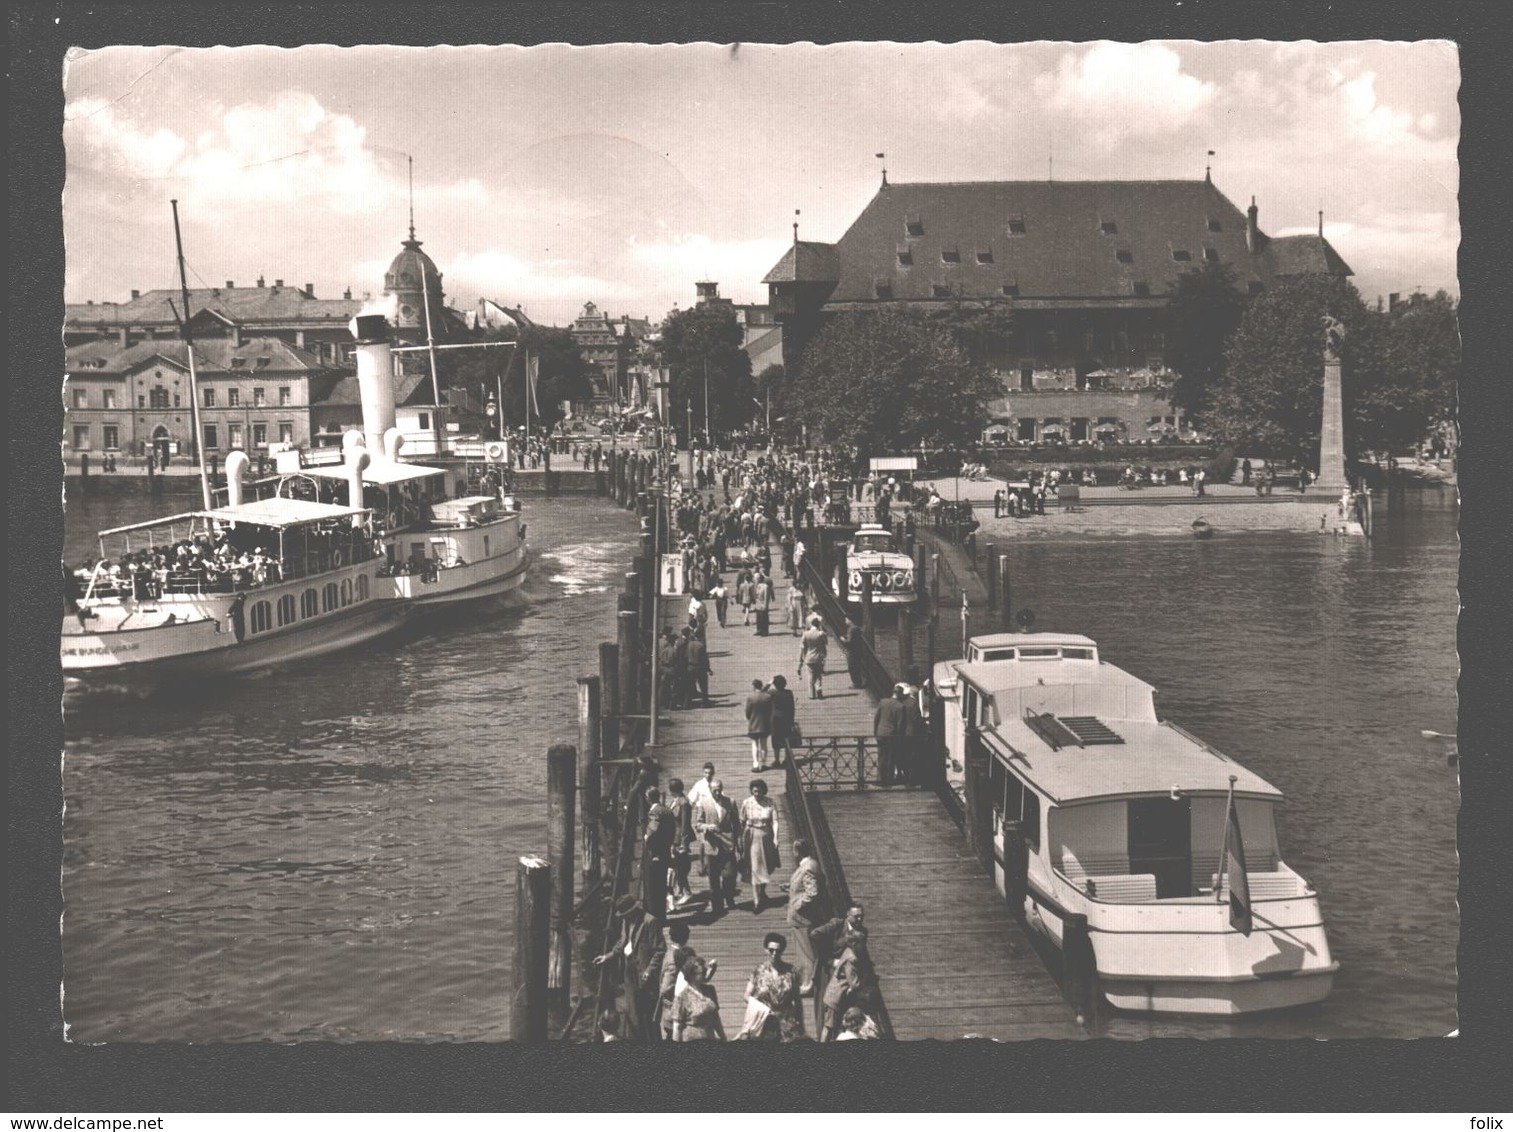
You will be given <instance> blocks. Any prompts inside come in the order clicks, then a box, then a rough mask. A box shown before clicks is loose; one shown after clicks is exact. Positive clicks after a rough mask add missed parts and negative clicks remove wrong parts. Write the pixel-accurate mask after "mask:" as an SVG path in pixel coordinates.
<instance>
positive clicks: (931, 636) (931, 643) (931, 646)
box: [925, 617, 936, 680]
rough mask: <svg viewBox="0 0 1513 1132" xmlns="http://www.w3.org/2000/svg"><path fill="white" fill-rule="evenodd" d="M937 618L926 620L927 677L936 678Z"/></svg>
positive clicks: (928, 678)
mask: <svg viewBox="0 0 1513 1132" xmlns="http://www.w3.org/2000/svg"><path fill="white" fill-rule="evenodd" d="M935 626H936V621H935V618H933V617H932V618H930V620H928V621H926V622H925V679H926V680H933V679H934V678H935Z"/></svg>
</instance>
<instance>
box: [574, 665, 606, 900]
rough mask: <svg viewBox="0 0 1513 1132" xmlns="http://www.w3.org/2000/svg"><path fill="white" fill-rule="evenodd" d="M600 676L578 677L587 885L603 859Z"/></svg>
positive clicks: (591, 883)
mask: <svg viewBox="0 0 1513 1132" xmlns="http://www.w3.org/2000/svg"><path fill="white" fill-rule="evenodd" d="M600 709H601V703H600V692H599V677H597V676H580V677H578V787H579V790H580V791H581V793H582V804H581V805H580V807H579V810H580V812H581V813H582V815H583V820H582V825H583V887H584V889H585V891H586V890H588V889H590V888H592V887H593V886H594V885H596V884H598V883H599V873H600V871H601V869H602V867H603V863H602V862H601V860H600V858H599V809H600V807H601V806H602V805H603V786H602V785H601V780H600V777H599V770H600V767H599V760H600V759H601V758H603V757H604V722H603V720H602V719H601V718H600Z"/></svg>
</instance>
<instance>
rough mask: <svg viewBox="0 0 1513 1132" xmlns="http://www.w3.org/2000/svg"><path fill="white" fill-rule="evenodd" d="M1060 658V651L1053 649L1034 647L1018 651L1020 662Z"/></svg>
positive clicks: (1041, 646)
mask: <svg viewBox="0 0 1513 1132" xmlns="http://www.w3.org/2000/svg"><path fill="white" fill-rule="evenodd" d="M1060 657H1061V650H1060V649H1059V648H1055V647H1047V646H1043V645H1036V646H1033V647H1030V648H1022V649H1020V650H1019V659H1020V660H1059V659H1060Z"/></svg>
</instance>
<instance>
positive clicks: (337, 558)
mask: <svg viewBox="0 0 1513 1132" xmlns="http://www.w3.org/2000/svg"><path fill="white" fill-rule="evenodd" d="M344 561H345V559H344V558H343V556H342V552H341V547H337V548H336V549H335V550H333V551H332V552H331V569H333V570H334V569H336V568H337V567H338V566H340V565H341V564H342V563H343V562H344Z"/></svg>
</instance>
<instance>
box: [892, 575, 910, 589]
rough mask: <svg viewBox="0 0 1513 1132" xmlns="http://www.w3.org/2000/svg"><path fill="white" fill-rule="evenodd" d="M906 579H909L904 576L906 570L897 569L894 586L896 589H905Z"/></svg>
mask: <svg viewBox="0 0 1513 1132" xmlns="http://www.w3.org/2000/svg"><path fill="white" fill-rule="evenodd" d="M906 581H907V579H906V578H905V577H904V572H903V571H902V570H895V571H893V588H894V589H896V590H901V589H903V588H904V585H905V583H906Z"/></svg>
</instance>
